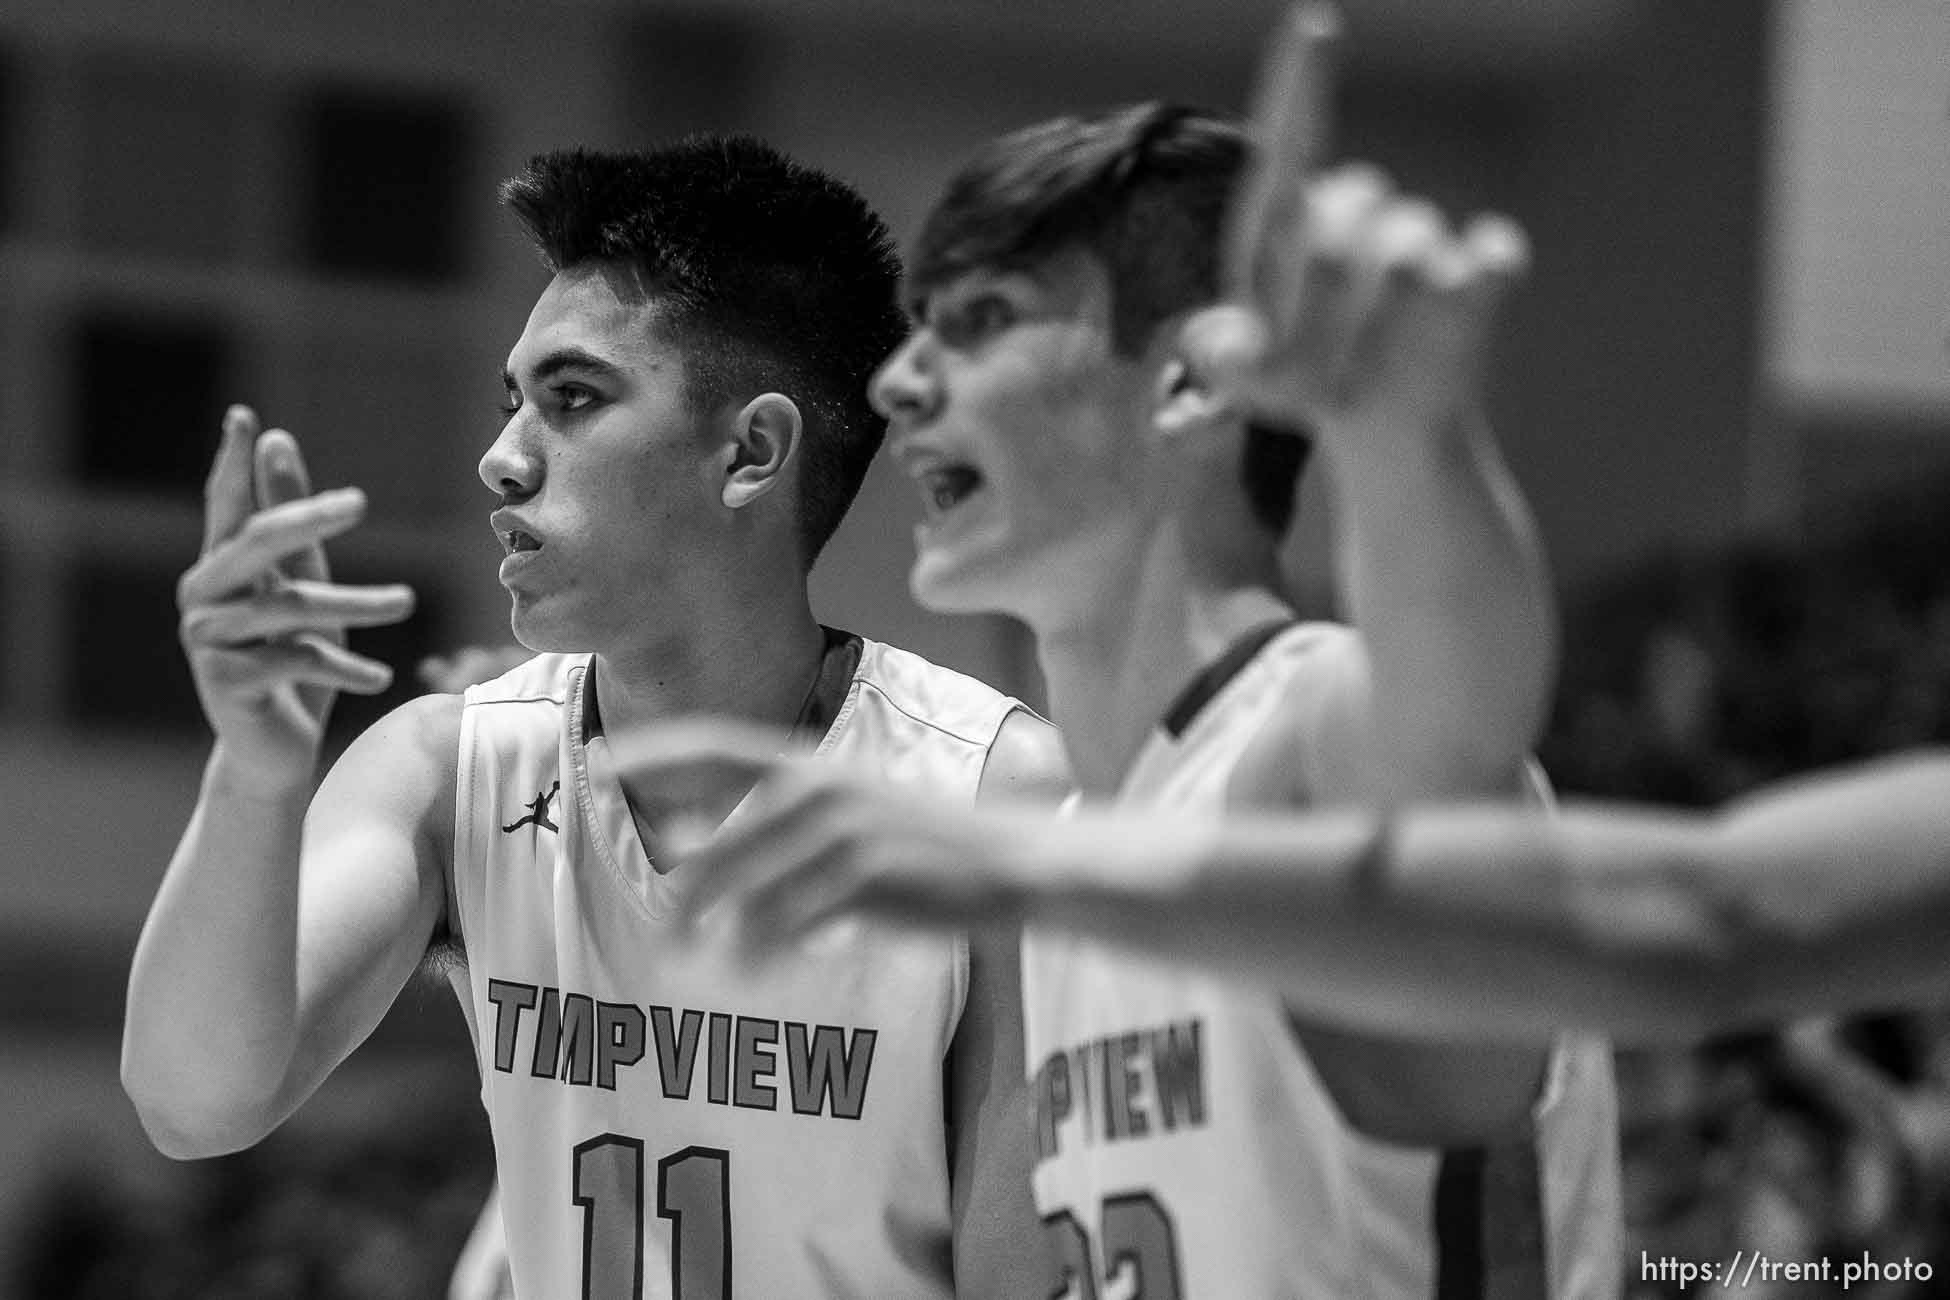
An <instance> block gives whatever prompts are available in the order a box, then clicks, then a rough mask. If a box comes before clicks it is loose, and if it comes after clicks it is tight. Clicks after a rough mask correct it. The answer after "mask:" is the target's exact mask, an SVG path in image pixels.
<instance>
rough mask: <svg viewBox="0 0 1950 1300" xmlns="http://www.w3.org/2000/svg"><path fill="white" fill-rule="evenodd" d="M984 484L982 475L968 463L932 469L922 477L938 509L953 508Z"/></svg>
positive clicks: (928, 494) (924, 489)
mask: <svg viewBox="0 0 1950 1300" xmlns="http://www.w3.org/2000/svg"><path fill="white" fill-rule="evenodd" d="M981 485H982V476H981V474H980V473H979V472H977V471H976V470H975V469H973V468H971V467H970V466H967V465H950V466H947V467H945V468H942V469H931V470H929V471H928V472H927V473H926V474H924V475H922V477H921V487H922V490H923V491H924V492H926V493H927V496H928V500H929V501H931V502H932V503H933V504H934V507H935V509H937V510H951V509H953V508H954V507H955V506H957V505H959V504H960V503H961V502H962V501H964V500H966V499H967V497H968V496H969V494H970V493H972V492H974V491H975V489H976V488H978V487H980V486H981Z"/></svg>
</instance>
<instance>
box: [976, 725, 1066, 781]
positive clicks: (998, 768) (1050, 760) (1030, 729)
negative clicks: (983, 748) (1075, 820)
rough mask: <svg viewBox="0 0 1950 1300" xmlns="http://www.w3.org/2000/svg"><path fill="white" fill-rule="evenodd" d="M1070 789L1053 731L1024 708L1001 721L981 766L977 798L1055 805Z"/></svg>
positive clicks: (1060, 744) (1060, 743)
mask: <svg viewBox="0 0 1950 1300" xmlns="http://www.w3.org/2000/svg"><path fill="white" fill-rule="evenodd" d="M1070 787H1071V782H1070V762H1069V759H1068V757H1067V756H1066V755H1065V754H1064V752H1063V738H1062V737H1061V736H1060V735H1058V734H1057V730H1056V728H1055V727H1053V726H1051V725H1050V724H1049V723H1048V722H1045V721H1044V720H1043V719H1042V718H1040V717H1038V716H1037V715H1036V714H1034V713H1032V712H1031V711H1030V710H1028V709H1016V710H1014V711H1013V712H1011V713H1010V714H1009V716H1008V717H1006V718H1004V719H1003V720H1002V726H1001V727H1000V728H999V729H998V730H997V731H996V733H995V742H994V743H993V744H992V745H990V746H989V755H988V761H987V762H986V763H985V764H984V765H983V767H982V785H981V790H980V797H981V798H983V799H995V798H1002V799H1025V800H1029V801H1032V802H1035V803H1057V802H1059V801H1061V800H1062V799H1063V797H1064V796H1066V795H1067V794H1069V793H1070Z"/></svg>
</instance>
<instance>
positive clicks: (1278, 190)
mask: <svg viewBox="0 0 1950 1300" xmlns="http://www.w3.org/2000/svg"><path fill="white" fill-rule="evenodd" d="M1340 29H1341V23H1340V16H1339V14H1338V13H1337V12H1336V11H1335V9H1334V7H1333V5H1331V4H1328V3H1325V0H1300V3H1296V4H1294V5H1293V6H1291V7H1290V8H1289V9H1288V10H1287V13H1286V17H1285V19H1284V20H1283V21H1282V23H1281V24H1280V30H1279V33H1278V34H1277V35H1276V36H1275V37H1274V41H1273V48H1272V51H1271V53H1270V54H1269V55H1268V56H1267V60H1266V62H1265V64H1263V65H1262V67H1261V70H1260V77H1259V84H1258V87H1257V89H1256V90H1255V92H1254V96H1253V113H1252V119H1251V121H1250V123H1249V124H1248V127H1247V133H1248V135H1249V137H1250V139H1251V144H1252V151H1253V152H1252V158H1251V159H1250V161H1249V162H1248V165H1247V171H1246V176H1245V180H1244V183H1243V185H1242V187H1241V190H1240V194H1239V198H1238V201H1237V206H1236V207H1235V209H1234V213H1233V223H1232V235H1231V239H1230V241H1229V242H1230V255H1229V257H1228V259H1227V264H1228V272H1229V276H1230V280H1231V285H1230V287H1231V290H1232V292H1233V293H1235V294H1244V293H1248V292H1250V291H1251V289H1252V288H1253V287H1254V285H1255V284H1256V283H1257V282H1258V281H1259V278H1260V272H1261V270H1262V268H1263V267H1265V266H1266V265H1267V262H1268V259H1269V258H1276V257H1277V256H1278V255H1279V252H1280V250H1281V248H1282V247H1283V246H1287V245H1290V244H1291V243H1293V242H1294V241H1296V240H1297V239H1298V237H1299V236H1300V235H1301V234H1302V233H1303V231H1302V226H1303V224H1304V221H1305V218H1306V203H1305V188H1304V187H1305V183H1306V179H1307V177H1309V176H1311V175H1312V174H1313V173H1314V172H1315V171H1316V170H1317V169H1318V168H1319V167H1320V165H1321V163H1322V162H1323V161H1324V160H1325V158H1326V157H1327V154H1328V151H1329V150H1330V149H1331V148H1332V134H1333V102H1334V67H1333V63H1334V57H1333V56H1334V48H1335V45H1336V43H1337V41H1338V39H1339V36H1340Z"/></svg>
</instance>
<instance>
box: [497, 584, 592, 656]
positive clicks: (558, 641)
mask: <svg viewBox="0 0 1950 1300" xmlns="http://www.w3.org/2000/svg"><path fill="white" fill-rule="evenodd" d="M561 621H562V620H560V619H559V618H550V617H548V616H546V615H545V614H543V613H542V612H541V611H539V610H537V609H535V608H534V606H533V605H532V604H530V603H525V602H523V601H522V600H521V599H520V598H519V597H517V598H516V599H515V601H514V604H513V607H512V608H510V609H509V611H508V631H510V632H511V633H513V634H514V638H515V640H516V641H518V642H520V643H521V644H522V645H523V646H525V647H527V648H528V649H530V650H533V651H534V652H535V653H536V654H550V653H565V652H566V653H573V652H575V651H578V650H586V649H588V648H589V647H588V646H587V645H586V644H584V642H586V640H587V638H586V637H578V636H576V635H575V634H574V632H573V630H572V629H569V628H565V627H562V626H560V624H561Z"/></svg>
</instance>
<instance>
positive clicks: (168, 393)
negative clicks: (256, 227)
mask: <svg viewBox="0 0 1950 1300" xmlns="http://www.w3.org/2000/svg"><path fill="white" fill-rule="evenodd" d="M232 355H233V347H232V342H231V338H230V332H229V331H228V330H227V329H226V328H224V327H223V326H222V325H220V324H218V323H216V322H215V321H212V320H210V319H208V318H202V317H185V316H171V315H166V314H159V313H145V312H136V311H131V310H128V309H124V308H116V309H113V310H97V311H87V312H84V314H83V315H82V316H81V317H80V318H79V319H78V320H77V321H76V323H75V328H74V336H73V349H72V352H71V361H70V373H69V377H68V391H69V393H70V394H71V397H72V400H71V402H70V403H69V404H68V409H69V410H72V411H74V412H75V413H76V419H77V420H78V422H79V428H78V429H77V430H76V437H75V440H74V444H73V445H74V448H75V451H74V455H75V457H76V463H75V470H76V472H77V473H78V475H79V477H80V478H81V480H82V482H84V483H91V484H103V485H109V486H114V487H125V488H136V489H141V490H149V491H155V492H158V493H165V494H169V495H194V494H195V493H197V492H199V491H200V490H201V487H202V483H203V477H204V473H205V471H206V469H207V467H208V464H209V460H210V456H211V453H212V452H213V451H214V450H215V449H216V445H217V428H218V423H219V421H220V420H221V419H222V416H223V403H224V397H225V394H226V393H227V392H229V391H231V389H230V385H231V383H232V381H233V378H234V374H233V367H232Z"/></svg>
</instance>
